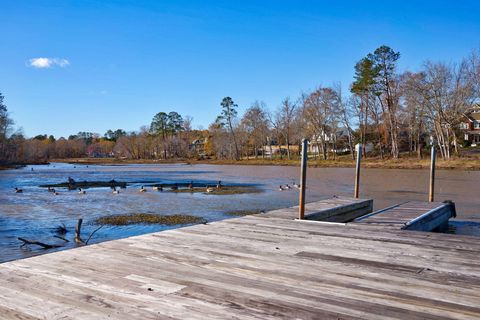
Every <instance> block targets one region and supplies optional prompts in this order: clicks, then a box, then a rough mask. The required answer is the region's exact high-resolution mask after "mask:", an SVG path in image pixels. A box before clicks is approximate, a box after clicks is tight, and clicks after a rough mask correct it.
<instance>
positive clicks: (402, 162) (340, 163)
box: [52, 156, 480, 170]
mask: <svg viewBox="0 0 480 320" xmlns="http://www.w3.org/2000/svg"><path fill="white" fill-rule="evenodd" d="M52 162H66V163H71V164H82V165H128V164H167V163H186V164H192V165H193V164H213V165H268V166H299V165H300V160H299V159H292V160H287V159H262V158H258V159H253V158H252V159H241V160H238V161H236V160H217V159H208V160H195V159H169V160H150V159H140V160H130V159H115V158H75V159H54V160H52ZM308 164H309V167H313V168H351V167H354V165H355V162H354V160H352V158H351V157H350V156H341V157H338V158H337V159H335V160H321V159H314V158H310V159H309V163H308ZM436 165H437V168H438V169H445V170H480V156H471V157H461V158H460V157H459V158H452V159H450V160H448V161H446V160H442V159H437V163H436ZM362 167H364V168H379V169H427V168H429V167H430V159H429V158H428V157H424V159H421V160H419V159H418V158H416V157H406V156H405V157H402V158H400V159H396V160H395V159H380V158H379V157H372V158H369V157H367V158H364V159H363V160H362Z"/></svg>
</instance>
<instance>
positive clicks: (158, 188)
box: [14, 177, 223, 196]
mask: <svg viewBox="0 0 480 320" xmlns="http://www.w3.org/2000/svg"><path fill="white" fill-rule="evenodd" d="M110 182H113V183H115V182H116V181H115V180H111V181H110ZM74 186H75V180H73V179H72V178H70V177H68V189H69V190H75V189H76V190H78V192H77V193H78V194H82V195H83V194H86V193H87V192H86V191H85V190H84V189H82V188H76V187H74ZM222 187H223V184H222V181H218V183H217V184H216V185H215V186H210V185H208V184H207V185H205V191H206V192H208V193H210V192H213V191H215V190H216V189H221V188H222ZM187 188H188V189H190V190H193V181H190V183H189V184H188V185H187ZM14 189H15V193H23V190H22V189H19V188H17V187H15V188H14ZM110 189H111V190H112V193H113V194H120V190H119V189H117V187H116V186H115V185H112V186H111V187H110ZM169 189H170V190H172V191H175V190H178V189H179V185H178V183H175V184H173V185H171V186H169ZM152 190H153V191H163V190H164V186H163V185H160V186H152ZM47 191H48V192H51V193H52V194H53V195H55V196H58V195H59V193H58V192H57V191H56V190H55V188H52V187H48V188H47ZM138 192H140V193H143V192H147V188H145V186H141V187H140V189H138Z"/></svg>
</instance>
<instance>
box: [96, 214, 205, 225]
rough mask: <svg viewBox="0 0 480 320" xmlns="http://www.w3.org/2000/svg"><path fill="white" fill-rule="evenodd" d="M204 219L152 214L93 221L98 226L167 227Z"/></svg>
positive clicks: (198, 221) (193, 222)
mask: <svg viewBox="0 0 480 320" xmlns="http://www.w3.org/2000/svg"><path fill="white" fill-rule="evenodd" d="M204 222H205V219H203V218H201V217H196V216H189V215H183V214H174V215H168V216H163V215H159V214H153V213H132V214H115V215H110V216H105V217H100V218H98V219H97V220H95V223H96V224H98V225H111V226H127V225H132V224H162V225H167V226H173V225H180V224H195V223H204Z"/></svg>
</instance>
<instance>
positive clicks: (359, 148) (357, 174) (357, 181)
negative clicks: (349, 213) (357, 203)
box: [353, 143, 362, 199]
mask: <svg viewBox="0 0 480 320" xmlns="http://www.w3.org/2000/svg"><path fill="white" fill-rule="evenodd" d="M355 152H356V153H357V163H356V165H355V192H354V195H353V196H354V197H355V198H357V199H358V197H359V194H360V162H361V161H362V144H361V143H358V144H356V145H355Z"/></svg>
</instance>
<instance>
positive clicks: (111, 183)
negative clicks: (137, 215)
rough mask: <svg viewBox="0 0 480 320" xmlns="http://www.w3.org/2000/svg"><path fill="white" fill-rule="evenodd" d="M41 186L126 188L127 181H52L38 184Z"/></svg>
mask: <svg viewBox="0 0 480 320" xmlns="http://www.w3.org/2000/svg"><path fill="white" fill-rule="evenodd" d="M40 187H41V188H68V189H70V190H76V189H78V188H82V189H88V188H109V187H110V188H111V187H119V188H126V187H127V183H126V182H121V181H115V180H110V181H76V182H75V183H69V182H62V183H54V184H42V185H40Z"/></svg>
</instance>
